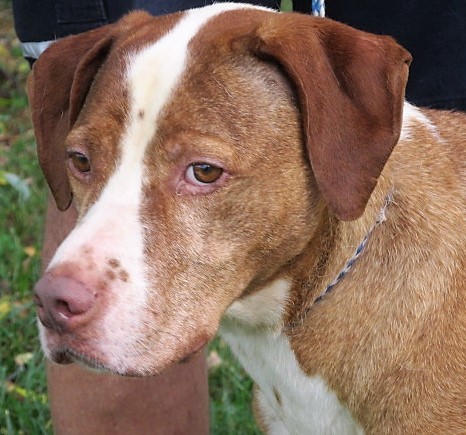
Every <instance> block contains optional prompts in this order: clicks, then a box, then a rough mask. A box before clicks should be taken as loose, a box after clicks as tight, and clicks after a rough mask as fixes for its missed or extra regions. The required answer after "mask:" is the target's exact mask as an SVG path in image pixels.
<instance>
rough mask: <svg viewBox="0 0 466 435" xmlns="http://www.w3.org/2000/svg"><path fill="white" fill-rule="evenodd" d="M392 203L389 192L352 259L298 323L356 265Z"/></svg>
mask: <svg viewBox="0 0 466 435" xmlns="http://www.w3.org/2000/svg"><path fill="white" fill-rule="evenodd" d="M392 202H393V194H392V192H390V193H389V194H388V195H387V196H386V198H385V202H384V204H383V206H382V208H381V209H380V211H379V214H378V215H377V218H376V220H375V223H374V224H373V225H372V226H371V228H369V231H368V232H367V234H366V235H365V236H364V238H363V239H362V241H361V243H360V244H359V245H358V247H357V248H356V250H355V251H354V253H353V255H352V257H351V258H350V259H349V260H348V261H347V263H346V264H345V266H344V267H343V269H342V270H341V271H340V273H339V274H338V275H337V277H336V278H335V279H334V280H333V281H332V282H330V284H328V285H327V286H326V287H325V289H324V290H323V291H322V292H321V293H320V294H319V296H317V298H316V299H314V302H313V303H312V304H311V305H310V306H309V307H308V308H306V310H305V311H304V312H303V313H302V314H301V316H300V320H299V322H300V323H301V322H303V321H304V319H305V318H306V317H307V315H308V313H309V311H310V310H311V309H312V308H313V307H314V305H316V304H318V303H319V302H321V301H322V299H324V298H325V297H326V296H328V295H329V294H330V293H331V292H332V290H333V289H334V288H335V286H336V285H337V284H338V283H339V282H340V281H341V280H342V279H343V278H344V277H345V276H346V275H347V274H348V272H349V271H350V270H351V268H352V267H353V266H354V264H355V263H356V261H357V259H358V258H359V257H360V256H361V254H362V253H363V251H364V248H365V247H366V245H367V242H368V240H369V237H370V236H371V234H372V232H373V231H374V230H375V229H376V228H377V227H378V226H379V225H380V224H382V223H383V222H385V221H386V220H387V215H386V211H387V207H388V205H389V204H390V203H392ZM295 326H297V324H296V323H292V324H290V325H289V326H288V328H293V327H295Z"/></svg>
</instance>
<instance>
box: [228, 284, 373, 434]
mask: <svg viewBox="0 0 466 435" xmlns="http://www.w3.org/2000/svg"><path fill="white" fill-rule="evenodd" d="M257 296H259V295H257ZM262 296H263V295H262ZM275 296H277V293H276V292H275ZM280 299H281V298H280V297H276V298H275V301H276V302H277V303H279V300H280ZM251 302H252V301H251V300H249V301H244V303H241V302H238V301H237V302H235V304H234V308H233V309H230V310H228V312H227V316H226V318H225V320H224V321H223V322H222V326H221V328H220V334H221V336H222V337H223V338H224V339H225V341H226V342H227V343H228V344H229V345H230V347H231V349H232V351H233V352H234V353H235V355H236V357H237V358H238V359H239V361H240V363H241V364H242V365H243V367H244V368H245V369H246V371H247V372H248V373H249V375H250V376H251V377H252V378H253V380H254V382H255V383H256V385H257V386H258V390H257V392H256V401H257V404H258V406H259V409H260V414H261V417H262V418H263V419H264V422H265V424H266V427H268V429H269V433H270V434H276V435H285V434H290V435H291V434H296V435H302V434H335V435H336V434H338V435H340V434H362V433H364V431H363V430H362V428H361V427H360V426H359V425H358V424H357V423H356V422H355V420H354V419H353V418H352V416H351V414H350V412H349V410H348V409H347V408H346V407H345V406H344V405H342V404H341V403H340V401H339V399H338V398H337V396H336V394H335V393H334V392H333V391H331V390H330V389H329V388H328V387H327V385H326V383H325V381H324V380H323V379H322V378H321V377H319V376H314V377H309V376H307V375H306V374H305V373H304V372H303V371H302V369H301V367H300V366H299V364H298V362H297V360H296V357H295V355H294V353H293V351H292V349H291V347H290V344H289V340H288V338H287V337H286V336H284V335H283V334H281V333H280V332H274V330H273V329H272V328H270V327H265V328H264V327H263V326H262V327H257V328H254V327H251V326H252V325H251V323H253V321H251V322H248V325H245V324H244V319H245V317H247V316H248V314H250V315H251V320H252V319H256V320H258V319H260V318H261V316H262V314H264V313H261V312H260V309H259V312H258V311H257V308H258V305H257V304H253V303H251ZM238 304H241V307H238ZM262 306H263V305H262ZM253 308H254V311H251V312H249V311H250V309H253ZM270 308H271V307H270V305H269V307H268V311H269V313H270V312H271V311H270ZM239 311H240V312H241V313H240V314H241V321H240V322H238V320H239V317H238V312H239ZM273 311H274V313H275V314H277V313H278V312H280V311H281V310H280V309H279V308H278V307H277V309H276V310H273Z"/></svg>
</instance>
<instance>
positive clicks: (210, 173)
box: [186, 163, 223, 185]
mask: <svg viewBox="0 0 466 435" xmlns="http://www.w3.org/2000/svg"><path fill="white" fill-rule="evenodd" d="M222 174H223V169H222V168H219V167H218V166H214V165H211V164H209V163H193V164H192V165H189V167H188V169H187V170H186V179H187V180H188V181H189V182H191V183H193V184H198V185H199V184H211V183H214V182H215V181H217V180H218V179H219V178H220V177H221V175H222Z"/></svg>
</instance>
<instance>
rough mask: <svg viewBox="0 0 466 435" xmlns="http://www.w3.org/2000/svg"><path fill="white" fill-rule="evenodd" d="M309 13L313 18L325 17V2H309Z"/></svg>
mask: <svg viewBox="0 0 466 435" xmlns="http://www.w3.org/2000/svg"><path fill="white" fill-rule="evenodd" d="M311 11H312V15H314V16H315V17H325V0H311Z"/></svg>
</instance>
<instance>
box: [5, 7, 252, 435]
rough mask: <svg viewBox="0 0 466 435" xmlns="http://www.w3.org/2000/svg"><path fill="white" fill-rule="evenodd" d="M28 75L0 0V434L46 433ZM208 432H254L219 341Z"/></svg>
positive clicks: (239, 373)
mask: <svg viewBox="0 0 466 435" xmlns="http://www.w3.org/2000/svg"><path fill="white" fill-rule="evenodd" d="M28 71H29V67H28V65H27V63H26V62H25V61H24V60H23V59H22V56H21V52H20V48H19V44H18V41H17V40H16V39H15V38H14V30H13V25H12V13H11V4H10V2H9V1H5V0H0V435H6V434H7V435H13V434H14V435H16V434H51V433H52V427H51V421H50V412H49V408H48V398H47V395H46V381H45V374H44V360H43V356H42V353H41V351H40V346H39V343H38V338H37V330H36V318H35V312H34V307H33V303H32V298H31V288H32V286H33V284H34V282H35V281H36V280H37V279H38V277H39V274H40V250H41V238H42V232H43V216H44V212H45V198H46V185H45V182H44V179H43V177H42V174H41V172H40V169H39V166H38V163H37V159H36V150H35V142H34V135H33V131H32V127H31V124H30V113H29V109H28V101H27V96H26V92H25V89H26V78H27V74H28ZM210 360H211V361H213V360H215V361H216V363H215V364H212V367H211V368H210V369H209V384H210V397H211V432H212V433H213V434H222V435H223V434H247V435H250V434H251V435H254V434H259V431H258V429H257V427H256V425H255V423H254V421H253V418H252V412H251V408H250V402H251V389H252V382H251V380H250V379H249V377H248V376H247V375H246V374H245V372H244V371H243V369H242V368H241V367H240V366H239V365H238V364H237V362H236V361H235V359H234V358H233V356H232V355H231V353H230V351H229V349H228V347H227V346H226V344H225V343H223V342H222V341H221V340H220V339H218V338H217V339H216V340H214V342H213V343H212V344H211V347H210Z"/></svg>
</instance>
